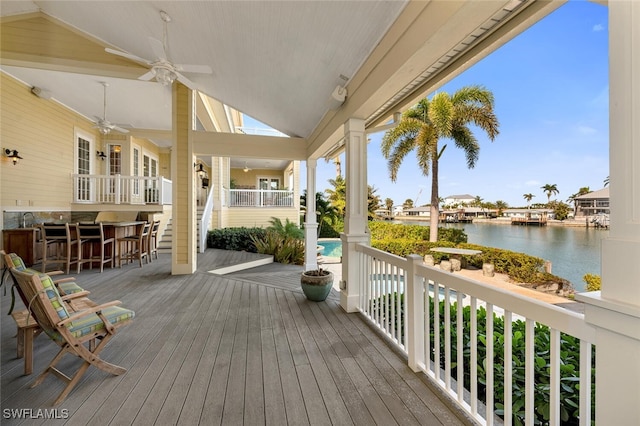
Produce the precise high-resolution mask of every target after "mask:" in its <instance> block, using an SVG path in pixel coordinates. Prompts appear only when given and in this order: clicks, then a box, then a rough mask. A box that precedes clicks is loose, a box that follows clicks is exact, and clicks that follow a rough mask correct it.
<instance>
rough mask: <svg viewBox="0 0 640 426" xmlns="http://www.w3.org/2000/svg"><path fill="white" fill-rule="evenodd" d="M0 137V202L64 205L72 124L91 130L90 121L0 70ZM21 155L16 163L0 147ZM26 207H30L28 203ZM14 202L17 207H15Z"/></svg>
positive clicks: (71, 167) (69, 196) (68, 192)
mask: <svg viewBox="0 0 640 426" xmlns="http://www.w3.org/2000/svg"><path fill="white" fill-rule="evenodd" d="M0 78H1V80H0V84H1V86H2V96H1V99H0V141H1V145H2V157H1V163H2V172H1V177H2V179H1V181H2V182H1V184H0V188H1V189H2V191H1V192H2V194H1V196H0V197H1V198H0V200H1V203H2V207H3V208H5V209H6V208H13V209H15V208H16V207H17V206H26V207H27V208H25V210H36V209H38V210H39V209H42V210H46V209H60V208H63V209H69V208H70V204H71V202H72V199H73V198H72V197H73V194H72V180H71V171H72V170H74V128H78V129H80V130H82V131H83V132H85V133H88V134H90V135H93V136H94V138H95V140H96V142H99V140H100V138H99V133H98V132H97V131H96V130H95V129H92V126H93V123H92V122H90V121H88V120H86V119H84V118H82V117H80V116H79V115H77V114H75V113H73V112H72V111H70V110H68V109H67V108H64V107H62V106H61V105H60V104H58V103H57V102H55V101H53V100H45V99H40V98H38V97H36V96H33V95H32V94H31V92H30V87H28V86H25V85H24V84H22V83H20V82H18V81H16V80H15V79H13V78H12V77H10V76H7V75H6V74H1V76H0ZM5 148H9V149H16V150H18V152H19V153H20V156H21V157H23V160H21V161H20V162H19V163H18V164H17V165H16V166H14V165H12V163H11V162H10V161H9V159H8V158H7V157H6V156H5V155H4V149H5ZM29 207H32V208H31V209H30V208H29ZM19 208H20V207H19Z"/></svg>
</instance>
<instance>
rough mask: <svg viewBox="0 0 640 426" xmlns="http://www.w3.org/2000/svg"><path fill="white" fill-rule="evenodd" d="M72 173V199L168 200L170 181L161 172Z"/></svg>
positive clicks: (111, 201) (116, 201) (114, 201)
mask: <svg viewBox="0 0 640 426" xmlns="http://www.w3.org/2000/svg"><path fill="white" fill-rule="evenodd" d="M72 176H73V198H74V202H75V203H90V204H93V203H95V204H161V205H164V204H171V192H172V183H171V181H170V180H168V179H165V178H164V177H162V176H159V177H144V176H122V175H111V176H109V175H78V174H74V175H72Z"/></svg>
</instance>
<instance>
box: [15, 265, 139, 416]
mask: <svg viewBox="0 0 640 426" xmlns="http://www.w3.org/2000/svg"><path fill="white" fill-rule="evenodd" d="M11 273H12V274H13V276H14V277H15V278H16V281H17V282H18V286H19V287H20V290H21V291H22V293H23V294H24V296H25V298H26V299H27V300H28V301H29V303H28V308H29V311H30V312H31V315H32V316H33V318H35V320H36V321H37V322H38V325H39V326H40V328H42V330H43V331H44V332H45V333H46V334H47V336H49V338H50V339H51V340H53V341H54V342H55V343H56V344H57V345H58V346H60V351H59V352H58V354H57V355H56V356H55V357H54V358H53V360H52V361H51V362H50V363H49V365H48V366H47V368H46V369H45V370H44V371H43V372H42V373H41V374H40V375H39V376H38V377H37V378H36V380H35V382H34V383H33V384H32V385H31V387H35V386H38V385H39V384H41V383H42V382H43V381H44V379H45V378H46V377H47V375H48V374H49V373H53V375H54V376H56V377H58V378H59V379H61V380H62V381H64V382H66V384H67V385H66V386H65V388H64V389H63V390H62V392H61V393H60V394H59V395H58V397H57V398H56V400H55V401H54V405H57V404H60V403H61V402H62V401H64V400H65V398H66V397H67V395H69V392H71V390H73V388H74V387H75V385H76V384H77V383H78V382H79V381H80V379H81V378H82V376H83V375H84V373H85V372H86V371H87V369H88V368H89V367H90V366H92V365H93V366H95V367H97V368H99V369H100V370H103V371H106V372H107V373H111V374H114V375H120V374H123V373H125V372H126V369H125V368H123V367H120V366H117V365H114V364H111V363H109V362H107V361H104V360H103V359H101V358H100V356H99V355H100V352H101V351H102V350H103V349H104V347H105V346H106V344H107V343H108V342H109V341H110V340H111V338H112V337H113V336H114V335H115V334H116V331H117V330H118V329H119V328H120V327H122V326H124V325H126V324H128V323H130V322H131V321H132V319H133V318H134V316H135V313H134V312H133V311H132V310H129V309H125V308H120V307H118V306H117V305H120V303H121V302H120V301H118V300H116V301H113V302H109V303H105V304H102V305H98V306H92V307H89V308H87V309H85V310H82V311H78V312H70V311H69V310H68V309H67V305H66V303H65V302H64V300H63V298H62V297H61V296H60V293H59V292H58V290H57V288H56V286H55V285H54V284H53V280H52V279H51V277H49V276H48V275H47V274H43V273H38V274H30V273H28V272H20V271H18V270H16V269H15V268H12V269H11ZM65 354H71V355H74V356H77V357H79V358H81V359H82V360H83V361H84V362H83V363H82V365H81V366H80V367H79V368H78V369H77V370H76V371H75V373H74V374H73V375H72V376H71V377H70V376H67V375H66V374H65V373H64V372H62V371H61V370H59V369H58V368H57V367H56V365H57V364H58V362H60V360H61V359H62V358H63V357H64V355H65Z"/></svg>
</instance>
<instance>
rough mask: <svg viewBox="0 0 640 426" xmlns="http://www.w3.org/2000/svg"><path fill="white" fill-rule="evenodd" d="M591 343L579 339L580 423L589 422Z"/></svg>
mask: <svg viewBox="0 0 640 426" xmlns="http://www.w3.org/2000/svg"><path fill="white" fill-rule="evenodd" d="M591 346H592V345H591V344H590V343H589V342H586V341H584V340H580V425H581V426H587V425H590V424H591V408H592V407H591V386H592V385H593V383H591V361H592V360H591Z"/></svg>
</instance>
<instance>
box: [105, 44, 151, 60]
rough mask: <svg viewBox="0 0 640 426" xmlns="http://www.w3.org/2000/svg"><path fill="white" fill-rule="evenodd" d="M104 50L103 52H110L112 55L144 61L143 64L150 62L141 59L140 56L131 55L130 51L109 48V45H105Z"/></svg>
mask: <svg viewBox="0 0 640 426" xmlns="http://www.w3.org/2000/svg"><path fill="white" fill-rule="evenodd" d="M104 50H105V52H107V53H111V54H112V55H118V56H122V57H123V58H127V59H131V60H132V61H136V62H144V63H145V64H150V62H149V61H147V60H146V59H142V58H141V57H139V56H136V55H133V54H131V53H127V52H122V51H120V50H115V49H111V48H109V47H106V48H105V49H104Z"/></svg>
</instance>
